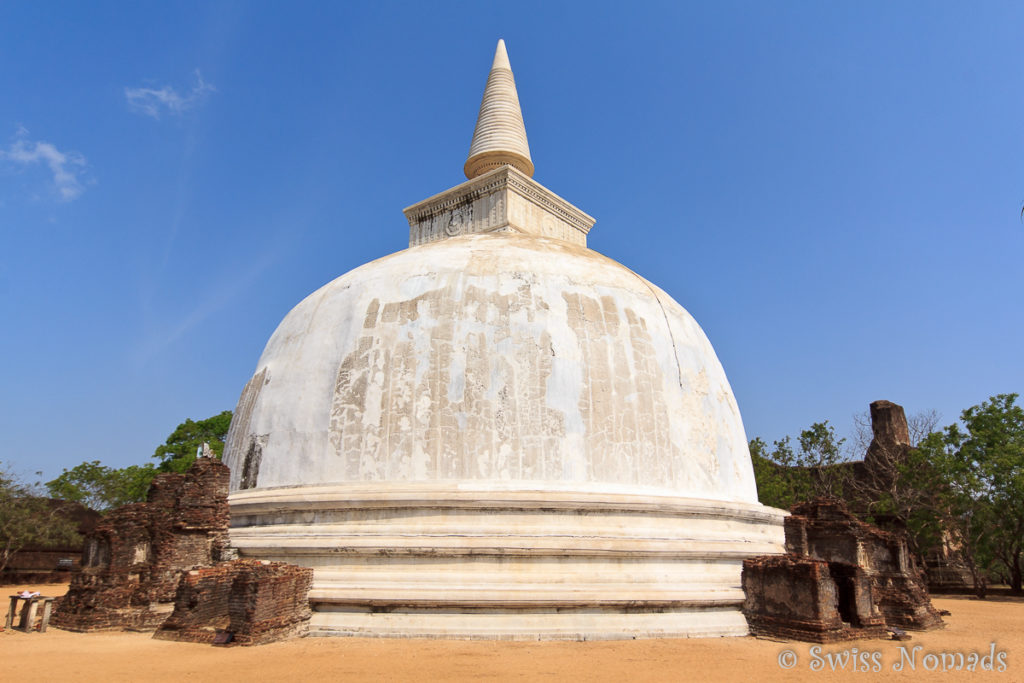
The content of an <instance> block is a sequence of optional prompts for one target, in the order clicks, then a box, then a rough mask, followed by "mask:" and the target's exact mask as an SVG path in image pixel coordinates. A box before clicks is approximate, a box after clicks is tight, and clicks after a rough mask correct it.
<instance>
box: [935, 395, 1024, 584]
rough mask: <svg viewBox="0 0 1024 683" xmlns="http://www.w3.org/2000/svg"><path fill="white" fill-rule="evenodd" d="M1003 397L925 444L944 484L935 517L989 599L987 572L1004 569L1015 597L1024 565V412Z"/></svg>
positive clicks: (1011, 399) (993, 399) (967, 413)
mask: <svg viewBox="0 0 1024 683" xmlns="http://www.w3.org/2000/svg"><path fill="white" fill-rule="evenodd" d="M1016 400H1017V394H999V395H997V396H993V397H991V398H990V399H989V400H987V401H985V402H983V403H981V404H980V405H977V406H973V407H971V408H968V409H967V410H965V411H963V413H961V415H960V421H961V423H962V426H961V425H958V424H952V425H950V426H949V427H947V428H946V429H945V432H943V433H935V434H932V435H931V436H929V437H928V438H927V439H925V440H924V441H923V442H922V443H921V446H920V448H921V450H922V452H924V453H925V454H926V456H927V457H928V460H929V462H930V463H931V465H932V466H933V467H935V468H936V470H937V471H938V472H939V473H940V475H941V477H942V479H943V481H944V486H943V488H942V491H941V494H942V495H941V507H940V508H939V509H938V510H936V514H937V515H940V516H941V519H942V521H943V523H944V524H945V525H946V527H947V528H948V530H949V531H950V532H952V533H953V534H954V536H955V539H956V541H957V543H958V544H959V546H960V550H961V554H962V556H963V558H964V560H965V562H966V564H967V566H968V568H969V569H970V570H971V573H972V576H973V577H974V582H975V591H976V592H977V593H978V594H979V596H983V595H984V593H985V589H986V582H987V577H988V574H990V573H995V572H997V571H999V570H1000V569H1002V570H1003V571H1004V572H1005V573H1006V574H1007V576H1008V578H1009V580H1010V588H1011V590H1012V591H1013V592H1014V593H1015V594H1020V593H1022V592H1024V591H1022V569H1024V567H1022V564H1024V557H1022V554H1024V409H1022V408H1021V407H1020V406H1018V405H1016Z"/></svg>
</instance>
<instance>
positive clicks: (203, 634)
mask: <svg viewBox="0 0 1024 683" xmlns="http://www.w3.org/2000/svg"><path fill="white" fill-rule="evenodd" d="M312 582H313V570H312V569H310V568H309V567H297V566H295V565H292V564H285V563H284V562H261V561H259V560H234V561H232V562H222V563H221V564H218V565H217V566H215V567H207V568H205V569H196V570H193V571H190V572H187V573H186V574H185V575H184V576H182V577H181V583H179V584H178V594H177V596H176V597H175V600H174V612H173V613H172V614H171V616H169V617H168V618H167V620H166V621H164V623H163V625H161V626H160V628H159V629H157V632H156V633H155V634H153V637H154V638H160V639H163V640H179V641H188V642H193V643H213V642H214V639H215V638H216V636H217V633H218V632H221V633H227V634H230V637H231V641H230V643H226V644H231V645H261V644H263V643H270V642H274V641H277V640H284V639H286V638H291V637H294V636H297V635H302V634H303V633H304V632H305V629H306V626H307V624H308V622H309V617H310V610H309V600H308V599H307V597H306V596H307V595H308V593H309V588H310V585H311V584H312Z"/></svg>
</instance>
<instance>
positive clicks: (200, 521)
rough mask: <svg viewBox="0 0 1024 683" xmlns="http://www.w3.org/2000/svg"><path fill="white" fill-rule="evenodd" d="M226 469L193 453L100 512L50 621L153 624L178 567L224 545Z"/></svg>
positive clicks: (169, 596) (89, 626) (216, 555)
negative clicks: (143, 494) (139, 498)
mask: <svg viewBox="0 0 1024 683" xmlns="http://www.w3.org/2000/svg"><path fill="white" fill-rule="evenodd" d="M228 481H229V470H228V468H227V466H225V465H223V464H222V463H221V462H220V461H218V460H215V459H212V458H199V459H198V460H196V462H195V464H193V465H192V467H191V468H190V469H189V470H188V472H186V473H185V474H161V475H158V476H157V477H156V479H154V481H153V484H152V486H151V487H150V490H149V494H148V498H147V502H145V503H133V504H131V505H126V506H124V507H121V508H118V509H117V510H115V511H113V512H111V513H110V514H109V515H107V516H106V517H105V518H104V519H103V520H102V521H101V522H100V523H99V524H97V525H96V527H95V529H94V530H93V531H92V533H90V534H89V535H88V536H87V537H86V540H85V551H84V553H83V558H82V566H81V568H80V569H78V570H77V571H75V572H74V573H73V574H72V577H71V585H70V588H69V589H68V593H67V595H66V596H65V597H64V598H63V599H62V600H61V602H60V604H59V606H58V609H57V612H56V614H55V615H54V618H53V623H54V625H56V626H59V627H61V628H64V629H68V630H72V631H93V630H103V629H122V628H128V629H139V630H150V629H154V628H156V627H157V626H159V625H160V623H162V622H163V620H164V619H165V618H166V617H167V615H168V614H169V613H170V611H171V609H172V607H173V601H174V596H175V593H176V591H177V587H178V581H179V579H180V578H181V574H182V572H183V571H185V570H188V569H192V568H193V567H202V566H208V565H211V564H213V563H215V562H217V561H219V560H221V559H222V555H224V553H225V551H226V550H227V548H228V523H229V520H230V517H229V512H228V504H227V493H228Z"/></svg>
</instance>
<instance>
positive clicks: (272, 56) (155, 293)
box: [0, 1, 1024, 478]
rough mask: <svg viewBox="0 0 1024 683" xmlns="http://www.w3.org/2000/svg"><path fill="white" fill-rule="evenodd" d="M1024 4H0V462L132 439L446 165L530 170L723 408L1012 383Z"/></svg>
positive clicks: (391, 237)
mask: <svg viewBox="0 0 1024 683" xmlns="http://www.w3.org/2000/svg"><path fill="white" fill-rule="evenodd" d="M1021 26H1024V5H1021V4H1020V3H997V2H979V3H962V2H961V3H954V2H933V3H911V2H895V3H892V2H884V3H883V2H848V3H821V2H776V3H767V2H749V3H746V2H735V3H730V2H721V3H719V2H716V3H679V2H671V3H628V4H627V3H607V4H606V3H599V2H586V3H568V2H566V3H559V2H544V3H530V2H518V3H497V2H465V3H441V2H436V3H396V2H375V3H363V4H356V3H340V2H338V3H333V2H332V3H328V2H321V3H308V2H290V3H280V2H263V3H258V2H196V3H187V2H174V3H166V2H160V3H141V2H140V3H124V2H107V3H103V2H90V3H79V2H67V3H55V2H27V1H22V2H8V3H4V4H3V5H2V6H0V27H2V31H3V39H2V40H0V93H2V96H0V254H2V258H0V320H2V321H3V324H2V328H3V334H2V335H0V358H2V359H3V360H2V363H3V365H2V368H0V370H2V377H3V379H2V381H0V435H2V437H0V460H2V461H4V462H6V463H10V464H12V465H13V466H14V467H15V468H16V469H17V470H19V471H21V472H23V473H30V472H32V471H35V470H41V471H42V472H43V476H44V477H45V478H52V477H53V476H55V475H57V474H59V473H60V470H61V468H63V467H71V466H73V465H75V464H77V463H79V462H82V461H83V460H92V459H99V460H102V461H103V462H104V463H106V464H109V465H114V466H123V465H128V464H134V463H141V462H145V461H147V459H148V457H149V455H150V454H151V453H152V451H153V450H154V448H155V447H156V446H157V445H158V444H160V443H161V442H163V440H164V439H165V438H166V437H167V435H168V434H169V433H170V431H171V430H172V429H173V428H174V426H175V425H176V424H177V423H178V422H180V421H182V420H183V419H184V418H186V417H193V418H203V417H207V416H209V415H212V414H215V413H217V412H219V411H221V410H224V409H232V408H234V405H235V402H236V400H237V398H238V395H239V393H240V392H241V389H242V387H243V385H244V384H245V382H246V381H247V379H248V378H249V376H250V375H251V374H252V372H253V371H254V370H255V365H256V361H257V359H258V358H259V355H260V353H261V351H262V349H263V346H264V344H265V343H266V341H267V339H268V338H269V337H270V335H271V333H272V332H273V330H274V328H275V327H276V326H277V324H278V323H279V322H280V320H281V319H282V318H283V317H284V315H285V314H286V313H287V312H288V311H289V310H290V309H291V307H292V306H294V305H295V304H296V303H298V302H299V301H300V300H301V299H302V298H303V297H304V296H306V295H307V294H309V293H310V292H312V291H313V290H315V289H316V288H318V287H320V286H321V285H323V284H325V283H326V282H328V281H330V280H332V279H333V278H335V277H337V276H339V275H341V274H343V273H345V272H346V271H348V270H351V269H352V268H354V267H356V266H358V265H360V264H362V263H364V262H366V261H369V260H372V259H374V258H377V257H379V256H383V255H385V254H388V253H391V252H394V251H397V250H400V249H403V248H405V246H406V244H407V239H408V227H407V223H406V222H405V219H404V217H403V216H402V212H401V210H402V208H404V207H406V206H408V205H410V204H413V203H414V202H416V201H419V200H420V199H423V198H426V197H428V196H430V195H432V194H434V193H436V192H439V191H442V190H445V189H447V188H449V187H451V186H454V185H455V184H457V183H459V182H460V181H461V180H463V176H462V172H461V171H462V164H463V162H464V160H465V155H466V152H467V151H468V148H469V142H470V138H471V136H472V132H473V125H474V122H475V119H476V114H477V108H478V107H479V103H480V96H481V94H482V92H483V86H484V83H485V81H486V77H487V71H488V68H489V66H490V61H491V58H492V56H493V52H494V46H495V43H496V41H497V39H498V38H504V39H505V41H506V43H507V45H508V51H509V56H510V59H511V62H512V67H513V70H514V72H515V75H516V81H517V85H518V89H519V97H520V101H521V103H522V106H523V111H524V118H525V120H526V127H527V133H528V135H529V138H530V147H531V151H532V155H533V159H534V163H535V164H536V167H537V171H536V174H535V176H534V177H535V178H536V179H537V180H538V181H539V182H541V183H542V184H544V185H545V186H547V187H549V188H550V189H552V190H553V191H554V192H556V193H558V194H560V195H561V196H563V197H565V198H566V199H568V200H569V201H571V202H573V203H574V204H576V205H577V206H579V207H580V208H582V209H583V210H584V211H587V212H588V213H590V214H591V215H593V216H595V217H596V218H597V224H596V225H595V227H594V229H593V231H592V232H591V236H590V246H591V248H593V249H596V250H598V251H600V252H602V253H604V254H606V255H608V256H610V257H612V258H614V259H616V260H618V261H620V262H622V263H624V264H625V265H627V266H629V267H630V268H632V269H634V270H636V271H637V272H639V273H640V274H642V275H644V276H645V277H647V278H648V279H650V280H652V281H653V282H655V283H656V284H658V285H659V286H661V287H662V288H663V289H665V290H666V291H667V292H669V293H670V294H671V295H672V296H673V297H675V298H676V300H677V301H679V302H680V303H681V304H682V305H683V306H684V307H686V308H687V309H688V310H689V311H690V312H691V313H692V314H693V315H694V316H695V317H696V319H697V320H698V322H699V323H700V324H701V326H702V327H703V328H704V330H705V332H706V333H707V334H708V336H709V338H710V339H711V342H712V344H713V345H714V346H715V349H716V351H717V352H718V355H719V358H720V359H721V361H722V363H723V365H724V366H725V369H726V373H727V375H728V377H729V379H730V382H731V383H732V387H733V390H734V391H735V393H736V397H737V400H738V402H739V405H740V410H741V412H742V414H743V418H744V422H745V425H746V429H747V434H748V436H749V437H753V436H757V435H760V436H762V437H764V438H766V439H768V440H772V439H775V438H779V437H781V436H783V435H785V434H796V433H797V432H798V431H799V430H800V429H802V428H805V427H807V426H808V425H809V424H810V423H812V422H814V421H818V420H824V419H828V420H830V421H831V422H832V423H833V424H834V425H835V426H836V427H837V429H838V430H839V431H840V433H842V434H846V433H848V432H849V431H850V429H851V426H852V425H851V416H852V415H853V414H854V413H858V412H861V411H863V410H865V409H866V408H867V405H868V403H869V402H870V401H872V400H875V399H879V398H886V399H890V400H893V401H896V402H898V403H901V404H903V405H904V406H905V407H906V408H907V410H908V412H917V411H921V410H926V409H935V410H937V411H938V412H940V413H941V414H942V416H943V418H944V420H943V421H944V423H948V422H951V421H953V420H954V419H955V418H956V417H957V415H958V414H959V411H960V410H962V409H963V408H966V407H968V406H970V405H973V404H976V403H979V402H980V401H982V400H984V399H985V398H987V397H988V396H990V395H992V394H995V393H1001V392H1018V391H1021V390H1022V389H1024V362H1022V359H1021V346H1022V344H1021V339H1022V337H1024V334H1022V332H1024V315H1022V310H1024V269H1022V268H1021V257H1022V253H1024V223H1022V222H1021V206H1022V203H1024V136H1022V131H1024V127H1022V121H1024V78H1022V75H1024V39H1022V37H1021V33H1020V27H1021Z"/></svg>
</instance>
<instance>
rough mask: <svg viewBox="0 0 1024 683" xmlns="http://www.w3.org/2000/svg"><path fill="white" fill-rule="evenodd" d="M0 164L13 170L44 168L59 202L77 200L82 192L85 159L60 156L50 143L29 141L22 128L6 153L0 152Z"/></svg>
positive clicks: (69, 153) (72, 155) (63, 153)
mask: <svg viewBox="0 0 1024 683" xmlns="http://www.w3.org/2000/svg"><path fill="white" fill-rule="evenodd" d="M0 160H3V161H5V162H7V163H8V164H9V165H16V166H35V165H37V164H40V165H44V166H46V167H47V168H48V169H49V170H50V173H51V174H52V175H53V184H54V186H55V187H56V189H57V194H58V195H59V196H60V198H61V200H62V201H65V202H69V201H71V200H72V199H76V198H77V197H78V196H79V195H81V194H82V192H83V190H84V189H85V188H84V186H83V183H82V177H81V176H82V173H83V172H84V170H85V167H86V161H85V157H83V156H82V155H81V154H78V153H77V152H62V151H60V150H59V149H57V146H56V145H54V144H53V143H50V142H45V141H43V140H35V141H33V140H29V138H28V130H26V129H25V128H19V129H18V133H17V135H16V136H15V139H14V142H12V143H11V146H10V147H9V148H8V149H6V150H0Z"/></svg>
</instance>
